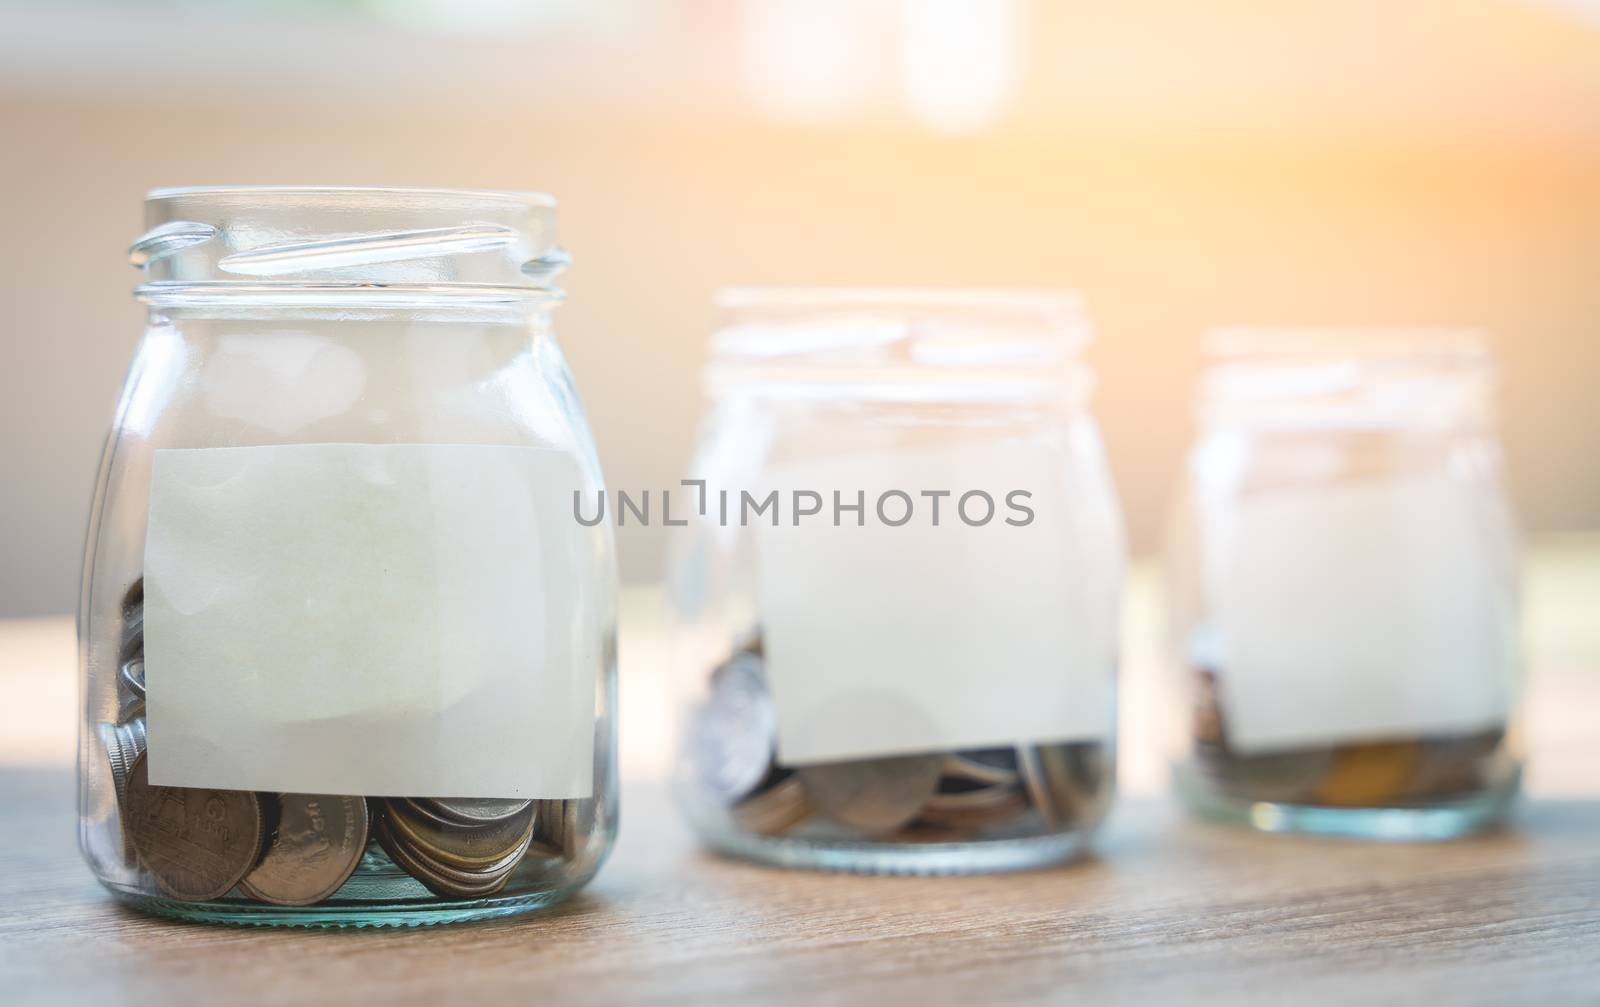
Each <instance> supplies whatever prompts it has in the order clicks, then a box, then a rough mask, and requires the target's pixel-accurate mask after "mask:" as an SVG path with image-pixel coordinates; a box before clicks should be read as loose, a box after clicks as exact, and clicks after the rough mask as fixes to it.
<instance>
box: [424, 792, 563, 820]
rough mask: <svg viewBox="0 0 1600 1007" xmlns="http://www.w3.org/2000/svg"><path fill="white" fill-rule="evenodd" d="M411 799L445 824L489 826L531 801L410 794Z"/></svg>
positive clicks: (513, 814)
mask: <svg viewBox="0 0 1600 1007" xmlns="http://www.w3.org/2000/svg"><path fill="white" fill-rule="evenodd" d="M411 802H412V804H413V805H415V806H416V807H418V808H420V809H422V810H423V811H425V812H428V813H430V814H433V815H435V816H436V817H438V818H439V820H441V821H443V822H446V823H458V824H462V825H490V824H493V823H495V822H503V821H505V820H506V819H508V818H514V817H516V816H517V815H518V814H520V813H521V812H522V811H524V810H526V809H527V807H528V806H529V805H530V804H532V803H533V801H532V799H527V800H519V799H510V798H507V799H501V798H492V797H414V798H411Z"/></svg>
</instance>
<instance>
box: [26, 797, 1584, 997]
mask: <svg viewBox="0 0 1600 1007" xmlns="http://www.w3.org/2000/svg"><path fill="white" fill-rule="evenodd" d="M71 790H72V788H71V782H70V777H69V774H66V773H63V772H59V771H50V770H39V771H8V772H5V773H0V802H3V806H4V807H5V808H6V809H7V812H6V819H5V821H6V830H5V831H6V836H7V840H6V842H5V844H4V848H3V851H0V899H3V905H4V906H5V913H4V916H3V918H0V988H3V989H5V990H7V991H8V993H9V994H15V995H16V997H17V998H18V999H17V1001H12V1002H25V1003H31V1002H52V1003H53V1002H62V1003H84V1004H105V1003H112V1002H126V1003H134V1004H140V1003H160V1004H173V1003H190V1002H197V1001H200V1000H202V999H205V998H216V997H220V998H222V999H223V1000H224V1001H225V1002H230V1003H287V1002H291V1001H293V1002H299V1003H307V1002H338V1003H362V1002H369V1001H373V1002H376V1001H382V1002H386V1003H462V1002H480V1003H499V1002H518V1003H542V1004H551V1003H563V1004H564V1003H574V1004H657V1003H660V1004H679V1003H701V1002H717V1001H738V1002H742V1003H783V1004H787V1003H794V1004H815V1003H871V1004H889V1003H929V1004H936V1003H983V1004H991V1003H1026V1002H1038V1001H1063V1000H1068V999H1071V1000H1074V1001H1077V1002H1083V1003H1137V1004H1150V1003H1178V1002H1181V1003H1200V1004H1205V1003H1222V1002H1227V1003H1231V1004H1238V1003H1244V1004H1253V1003H1281V1002H1284V1001H1285V1000H1286V999H1289V1000H1294V1001H1297V1002H1327V1003H1351V1004H1363V1005H1370V1004H1375V1003H1397V1002H1433V1003H1437V1004H1478V1003H1482V1004H1491V1003H1540V1004H1550V1003H1564V1002H1575V1003H1576V1002H1588V1003H1594V1002H1600V801H1533V802H1528V803H1527V804H1525V805H1524V806H1523V807H1522V808H1521V809H1520V812H1519V814H1518V816H1517V818H1516V821H1515V823H1514V825H1513V826H1512V827H1511V828H1509V829H1507V830H1505V831H1502V832H1500V833H1498V834H1495V835H1491V836H1486V837H1482V838H1478V839H1472V840H1467V841H1461V842H1456V843H1449V844H1422V845H1385V844H1372V843H1363V842H1356V841H1344V840H1327V839H1302V838H1297V837H1277V836H1260V835H1253V834H1248V833H1244V832H1240V831H1236V830H1232V829H1227V828H1224V827H1221V826H1212V825H1206V824H1200V823H1195V822H1191V821H1188V820H1185V819H1184V818H1182V817H1181V816H1180V815H1179V814H1178V813H1177V812H1176V811H1175V810H1174V809H1172V808H1171V807H1170V806H1169V805H1167V804H1165V803H1163V802H1156V801H1134V802H1130V803H1127V804H1124V805H1123V806H1122V807H1120V808H1119V809H1118V810H1117V812H1116V813H1115V815H1114V816H1113V819H1112V822H1111V823H1110V825H1109V827H1108V829H1107V831H1106V834H1105V835H1104V837H1103V841H1102V842H1101V844H1100V853H1099V855H1098V856H1096V857H1095V858H1093V859H1091V860H1089V861H1086V862H1082V863H1079V864H1077V865H1073V866H1069V867H1064V868H1058V869H1052V870H1045V871H1037V872H1032V873H1027V874H1014V875H1000V876H989V877H973V878H961V877H957V878H926V879H919V878H865V877H853V876H844V875H826V874H811V873H798V872H786V871H778V870H772V869H766V868H760V867H754V866H747V865H743V864H738V863H731V862H727V861H722V860H718V859H715V858H712V857H710V856H707V855H705V854H703V853H701V852H699V851H698V850H697V849H696V847H695V845H694V843H693V842H692V840H691V839H690V837H689V835H688V834H687V832H686V831H685V830H684V829H683V827H682V826H681V825H679V824H678V821H677V819H676V817H675V816H674V814H673V810H672V808H671V807H670V801H669V800H668V798H667V795H666V794H665V793H664V792H663V791H662V790H660V789H659V788H648V789H644V790H640V791H635V792H631V793H628V794H627V795H626V797H627V803H626V805H625V808H626V812H625V813H626V814H627V815H628V816H629V817H631V818H632V819H633V821H634V822H636V823H639V827H635V828H625V829H624V832H623V838H622V841H621V842H620V843H619V845H618V848H617V851H616V854H615V855H614V857H613V859H612V861H611V863H610V864H608V865H607V867H606V868H605V870H604V871H603V872H602V873H601V875H600V877H599V879H597V880H596V882H595V883H594V885H593V886H591V888H590V889H588V890H587V891H586V892H584V893H582V894H581V895H579V896H578V897H576V898H575V899H573V900H572V901H571V902H569V903H567V904H566V905H564V906H561V907H558V908H556V909H553V910H550V911H547V912H545V913H543V914H540V915H536V916H532V917H525V918H523V919H521V920H512V921H504V922H493V923H486V924H476V925H466V926H457V927H435V928H427V929H421V930H364V931H344V932H321V931H292V930H253V929H252V930H245V929H230V928H222V927H214V926H207V925H202V924H184V923H175V922H171V921H166V920H160V919H155V918H149V917H145V916H142V915H139V914H136V913H133V912H129V911H126V910H123V909H121V908H119V907H117V906H116V905H115V904H114V903H112V902H111V900H110V898H109V897H108V896H107V895H105V894H104V893H103V892H102V891H101V890H100V889H99V887H98V886H97V885H96V884H95V882H94V881H93V880H92V879H91V877H90V875H89V873H88V871H87V869H86V868H85V867H84V866H83V864H82V863H81V862H80V860H79V859H78V855H77V850H76V848H75V846H74V844H73V836H72V818H73V816H72V812H73V809H72V807H71V798H70V794H71ZM6 999H8V1000H9V999H10V996H9V995H8V996H7V997H6Z"/></svg>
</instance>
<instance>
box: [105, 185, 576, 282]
mask: <svg viewBox="0 0 1600 1007" xmlns="http://www.w3.org/2000/svg"><path fill="white" fill-rule="evenodd" d="M145 221H146V224H147V227H148V229H147V230H146V231H145V233H144V234H142V235H141V236H140V237H139V238H138V239H136V240H135V241H134V243H133V245H132V246H131V247H130V248H129V252H128V258H129V261H130V262H131V263H132V264H133V265H134V266H136V267H138V268H140V269H142V270H144V272H145V275H146V282H145V283H144V284H143V285H142V286H141V287H140V288H139V289H138V295H139V296H140V298H141V299H143V300H147V301H150V302H151V303H164V302H165V301H167V300H168V299H171V298H174V297H178V296H180V295H181V296H184V297H188V298H190V299H191V300H192V299H194V298H199V297H203V298H209V299H215V298H222V297H234V298H248V299H257V298H267V299H277V300H280V301H281V300H284V299H289V300H293V301H296V302H297V303H306V302H307V301H308V300H319V301H328V300H333V301H339V300H343V299H346V298H352V297H359V298H362V299H363V301H364V303H370V302H371V301H372V300H373V298H374V297H375V296H379V295H378V294H376V293H375V292H378V291H381V292H383V293H382V295H381V296H384V297H387V298H389V299H391V300H395V299H399V300H404V299H405V296H406V294H407V292H416V291H422V292H423V293H425V295H426V297H427V298H428V299H434V298H451V297H460V298H470V299H474V300H480V301H481V300H484V299H485V298H488V299H489V300H503V299H505V298H506V297H508V296H509V297H517V296H522V297H534V298H540V299H551V298H552V297H553V298H556V299H559V296H560V291H559V290H558V289H557V288H556V287H555V286H554V279H555V277H556V276H557V275H558V274H559V273H560V272H561V271H562V270H564V269H565V268H566V266H567V265H568V264H569V262H570V258H569V257H568V255H567V253H566V252H565V251H564V250H562V249H561V248H560V246H559V245H557V244H556V240H555V200H554V199H553V198H551V197H550V196H548V195H546V194H544V193H538V192H495V191H488V190H471V189H430V188H397V187H391V188H384V187H355V186H223V185H215V186H186V187H174V188H162V189H154V190H152V191H151V192H150V193H149V194H148V196H147V198H146V202H145Z"/></svg>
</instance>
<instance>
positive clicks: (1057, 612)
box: [756, 440, 1121, 764]
mask: <svg viewBox="0 0 1600 1007" xmlns="http://www.w3.org/2000/svg"><path fill="white" fill-rule="evenodd" d="M769 484H770V485H769V488H777V489H779V491H780V494H781V498H782V499H783V500H785V501H788V500H789V499H791V497H790V494H792V492H793V491H794V490H795V489H805V490H812V491H815V492H817V493H820V494H822V497H823V500H824V501H825V503H824V509H823V513H821V514H818V515H814V516H810V517H803V518H801V519H800V521H799V524H798V525H796V524H795V523H794V522H793V520H792V518H791V517H790V513H789V509H788V503H787V502H785V504H784V506H785V510H784V513H783V514H782V518H783V520H782V521H781V523H780V524H779V526H778V527H772V526H771V525H770V523H768V521H767V519H761V522H760V523H759V524H758V525H757V536H756V541H757V547H758V552H759V558H758V566H759V575H758V576H759V593H760V603H761V618H762V627H763V631H764V647H765V652H766V658H767V667H768V675H769V677H770V679H771V685H772V690H773V699H774V702H775V704H776V706H777V713H778V753H779V758H780V759H781V760H782V761H784V762H786V763H790V764H805V763H813V762H828V761H833V760H839V759H851V758H865V757H873V756H884V755H895V754H907V753H914V752H927V751H938V750H945V749H961V748H982V747H987V746H1002V745H1014V744H1021V743H1030V742H1043V741H1068V740H1091V739H1098V738H1103V737H1104V736H1105V735H1106V733H1107V732H1108V730H1109V728H1110V725H1111V720H1112V702H1113V689H1114V675H1115V668H1114V662H1115V647H1116V640H1115V632H1116V603H1117V602H1116V593H1117V590H1118V585H1119V582H1120V574H1121V569H1120V555H1121V550H1120V530H1119V526H1118V524H1117V522H1116V519H1115V516H1114V514H1113V513H1112V512H1111V510H1110V507H1109V501H1107V505H1106V506H1097V505H1096V501H1098V499H1099V497H1098V496H1096V495H1095V494H1096V493H1097V492H1099V491H1101V490H1102V489H1103V487H1100V486H1095V487H1093V488H1090V487H1083V486H1074V485H1073V484H1072V483H1071V482H1070V476H1069V466H1068V464H1067V460H1066V457H1065V455H1064V449H1063V448H1062V447H1060V446H1059V445H1056V444H1050V443H1040V442H1027V441H1020V440H1018V441H1005V442H992V441H991V442H986V443H983V444H973V445H960V446H950V447H944V448H939V449H925V450H917V451H907V452H898V453H874V454H857V455H848V456H841V457H833V458H828V459H825V460H819V461H806V462H803V463H798V464H791V465H784V466H781V467H774V469H773V470H772V471H771V472H770V473H769ZM835 490H838V491H840V492H841V494H843V498H844V502H846V503H853V502H854V501H855V499H856V494H857V492H858V491H864V493H865V499H866V507H867V513H866V517H865V521H866V525H865V527H858V526H857V525H856V524H855V518H854V516H853V514H849V513H846V514H845V515H844V517H843V523H842V524H841V525H840V526H838V527H836V526H835V525H834V524H833V509H832V502H833V492H834V491H835ZM889 490H900V491H902V492H905V493H907V494H909V495H910V496H911V498H912V501H913V502H914V504H915V507H914V509H913V511H912V519H911V520H910V521H909V522H907V523H906V524H904V525H902V526H900V527H889V526H886V525H885V524H884V523H883V522H882V521H881V520H880V519H879V517H878V515H877V513H876V512H875V504H876V502H877V500H878V498H879V496H880V495H881V494H883V493H884V492H886V491H889ZM922 490H950V491H951V493H950V495H949V496H947V497H944V498H942V499H941V500H940V506H939V522H938V525H937V527H935V526H934V523H933V514H932V501H931V500H930V499H929V498H927V497H924V496H921V495H920V491H922ZM969 490H982V491H984V492H986V493H988V494H989V495H990V496H991V497H992V498H993V500H994V502H995V513H994V516H993V518H992V520H990V521H989V522H988V523H987V524H985V525H983V526H981V527H972V526H969V525H968V524H966V523H964V522H963V521H962V519H961V517H960V515H959V513H958V510H957V508H958V504H959V498H960V496H961V494H962V493H963V492H966V491H969ZM1012 490H1026V491H1028V492H1030V493H1031V494H1032V496H1031V498H1028V499H1026V500H1023V501H1021V502H1023V503H1024V504H1025V505H1026V506H1027V507H1028V508H1030V509H1031V510H1032V512H1033V518H1032V520H1031V522H1030V523H1028V524H1026V525H1023V526H1020V527H1019V526H1014V525H1010V524H1007V523H1006V520H1005V519H1006V518H1007V517H1011V518H1014V519H1016V520H1019V521H1020V520H1024V518H1025V515H1023V514H1022V513H1021V512H1020V511H1017V510H1014V509H1010V508H1008V507H1007V503H1006V496H1007V493H1008V492H1010V491H1012ZM885 509H886V513H887V515H888V517H889V518H890V519H891V520H899V519H900V518H901V516H902V515H903V513H904V510H905V507H904V503H903V502H902V501H900V500H898V499H890V500H889V501H887V502H886V504H885ZM986 509H987V508H986V505H985V504H984V503H983V502H982V501H981V500H980V499H977V498H974V499H973V500H972V501H970V502H969V510H968V513H969V516H970V517H971V518H972V519H974V520H976V519H978V518H979V517H981V516H982V515H983V514H984V513H985V512H986Z"/></svg>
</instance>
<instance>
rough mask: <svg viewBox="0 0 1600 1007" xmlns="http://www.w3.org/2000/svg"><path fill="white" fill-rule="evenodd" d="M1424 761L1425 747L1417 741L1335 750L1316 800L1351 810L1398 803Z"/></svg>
mask: <svg viewBox="0 0 1600 1007" xmlns="http://www.w3.org/2000/svg"><path fill="white" fill-rule="evenodd" d="M1421 757H1422V746H1421V745H1419V744H1417V743H1416V742H1414V741H1396V742H1377V743H1371V744H1362V745H1345V746H1343V747H1341V748H1338V749H1335V750H1334V753H1333V760H1332V764H1331V765H1330V766H1329V768H1328V772H1327V774H1326V775H1324V776H1323V777H1322V780H1321V783H1320V785H1319V786H1318V787H1317V791H1316V799H1317V801H1318V802H1319V803H1323V804H1334V805H1348V806H1361V805H1372V804H1382V803H1384V802H1386V801H1392V800H1395V799H1396V798H1398V797H1400V796H1402V795H1403V794H1404V793H1405V790H1406V787H1407V786H1408V785H1409V784H1410V783H1411V780H1412V778H1413V776H1415V774H1416V772H1417V766H1418V764H1419V763H1420V762H1421Z"/></svg>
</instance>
